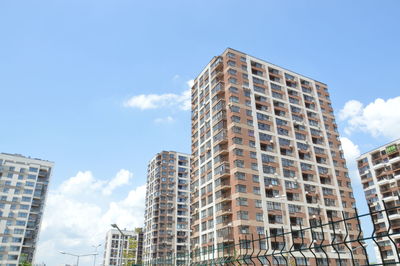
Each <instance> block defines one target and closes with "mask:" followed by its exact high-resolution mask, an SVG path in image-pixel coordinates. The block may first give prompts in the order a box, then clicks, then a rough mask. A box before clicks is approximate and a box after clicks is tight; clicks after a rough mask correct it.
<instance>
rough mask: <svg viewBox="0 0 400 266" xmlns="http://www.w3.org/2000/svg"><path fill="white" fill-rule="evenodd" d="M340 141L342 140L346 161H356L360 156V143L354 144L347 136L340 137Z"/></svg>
mask: <svg viewBox="0 0 400 266" xmlns="http://www.w3.org/2000/svg"><path fill="white" fill-rule="evenodd" d="M340 141H341V142H342V148H343V152H344V157H345V158H346V161H347V162H348V163H349V164H350V163H352V162H355V161H356V159H357V158H358V156H360V149H359V148H358V145H356V144H354V143H353V142H352V141H351V140H350V139H348V138H346V137H342V138H340Z"/></svg>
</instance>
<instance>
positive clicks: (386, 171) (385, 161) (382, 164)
mask: <svg viewBox="0 0 400 266" xmlns="http://www.w3.org/2000/svg"><path fill="white" fill-rule="evenodd" d="M357 163H358V171H359V174H360V177H361V182H362V185H363V188H364V192H365V196H366V198H367V202H368V205H369V207H370V208H371V210H372V211H379V210H384V204H385V205H386V208H387V209H389V210H388V212H387V213H386V212H385V211H384V212H380V213H376V214H374V215H373V220H374V226H375V230H376V232H375V233H376V236H378V238H377V239H376V240H377V242H378V243H379V246H380V248H378V246H375V251H376V255H377V259H378V263H389V262H397V263H400V261H399V257H398V254H399V252H400V209H393V207H399V206H400V201H399V197H398V195H400V194H399V192H400V139H398V140H396V141H393V142H391V143H388V144H387V145H384V146H382V147H379V148H377V149H375V150H372V151H370V152H367V153H365V154H363V155H361V156H360V157H359V158H358V159H357ZM390 208H392V209H391V210H390ZM389 229H390V230H389ZM387 233H390V234H396V235H393V236H392V238H393V239H394V241H395V243H396V246H394V245H393V243H391V241H390V239H388V238H387V237H379V235H382V234H387Z"/></svg>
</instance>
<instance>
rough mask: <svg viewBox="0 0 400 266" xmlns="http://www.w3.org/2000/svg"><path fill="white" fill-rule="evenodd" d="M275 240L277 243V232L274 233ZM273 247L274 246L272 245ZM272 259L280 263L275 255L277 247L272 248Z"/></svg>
mask: <svg viewBox="0 0 400 266" xmlns="http://www.w3.org/2000/svg"><path fill="white" fill-rule="evenodd" d="M274 240H275V243H277V242H276V241H277V240H276V234H275V235H274ZM271 246H272V244H271ZM271 248H272V247H271ZM271 255H272V260H276V262H277V264H278V265H279V260H278V259H277V258H276V257H275V247H273V250H272V254H271Z"/></svg>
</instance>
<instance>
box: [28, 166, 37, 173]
mask: <svg viewBox="0 0 400 266" xmlns="http://www.w3.org/2000/svg"><path fill="white" fill-rule="evenodd" d="M38 171H39V169H38V168H36V167H29V172H35V173H37V172H38Z"/></svg>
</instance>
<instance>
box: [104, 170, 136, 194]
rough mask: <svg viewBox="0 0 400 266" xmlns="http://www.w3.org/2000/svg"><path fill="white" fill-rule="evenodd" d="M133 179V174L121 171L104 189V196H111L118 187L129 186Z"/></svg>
mask: <svg viewBox="0 0 400 266" xmlns="http://www.w3.org/2000/svg"><path fill="white" fill-rule="evenodd" d="M131 178H132V173H131V172H129V171H128V170H124V169H121V170H120V171H119V172H118V173H117V175H116V176H115V177H114V178H113V179H111V180H110V182H108V184H107V186H106V187H104V188H103V194H105V195H111V193H112V192H113V190H114V189H116V188H117V187H120V186H123V185H127V184H129V182H130V180H131Z"/></svg>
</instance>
